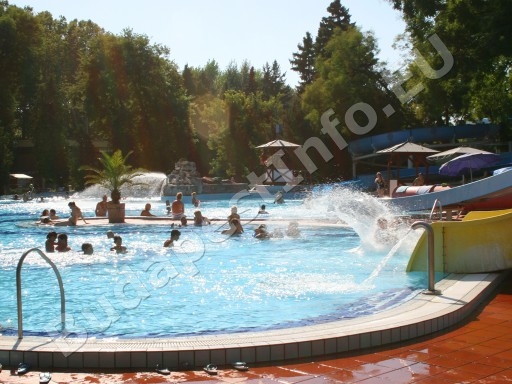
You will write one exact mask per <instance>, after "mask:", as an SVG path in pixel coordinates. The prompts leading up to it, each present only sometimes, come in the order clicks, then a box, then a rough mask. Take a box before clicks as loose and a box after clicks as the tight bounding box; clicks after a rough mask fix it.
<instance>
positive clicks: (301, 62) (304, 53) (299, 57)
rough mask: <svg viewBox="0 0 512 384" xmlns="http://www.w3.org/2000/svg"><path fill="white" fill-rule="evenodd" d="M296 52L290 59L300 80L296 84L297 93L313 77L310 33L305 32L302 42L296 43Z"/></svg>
mask: <svg viewBox="0 0 512 384" xmlns="http://www.w3.org/2000/svg"><path fill="white" fill-rule="evenodd" d="M297 48H298V52H294V53H293V54H292V56H293V59H292V60H290V63H291V64H292V70H293V71H296V72H297V73H298V74H299V78H300V82H299V84H298V86H297V91H298V92H299V94H302V93H303V92H304V89H305V88H306V86H307V85H309V84H311V83H312V82H313V80H314V78H315V72H316V71H315V60H316V54H315V45H314V42H313V37H312V36H311V33H309V32H306V36H305V37H304V38H303V39H302V44H298V45H297Z"/></svg>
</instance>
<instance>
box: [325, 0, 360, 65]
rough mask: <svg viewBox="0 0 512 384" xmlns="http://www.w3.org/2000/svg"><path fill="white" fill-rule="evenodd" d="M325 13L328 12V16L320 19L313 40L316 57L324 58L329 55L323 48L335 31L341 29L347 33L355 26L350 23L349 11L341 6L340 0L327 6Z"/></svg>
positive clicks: (335, 0)
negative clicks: (321, 56)
mask: <svg viewBox="0 0 512 384" xmlns="http://www.w3.org/2000/svg"><path fill="white" fill-rule="evenodd" d="M327 12H329V15H328V16H324V17H322V20H321V21H320V26H319V27H318V33H317V36H316V40H315V51H316V55H317V56H319V55H323V56H326V55H328V54H329V52H328V51H326V49H325V48H326V45H327V44H328V43H329V41H330V40H331V38H332V36H333V34H334V32H335V30H337V29H341V30H342V31H347V30H348V29H351V28H353V27H354V26H355V23H352V22H351V21H350V19H351V15H350V13H349V10H348V9H347V8H346V7H344V6H343V5H341V2H340V0H334V1H333V2H332V3H331V4H329V6H328V7H327Z"/></svg>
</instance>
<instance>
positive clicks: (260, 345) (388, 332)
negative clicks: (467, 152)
mask: <svg viewBox="0 0 512 384" xmlns="http://www.w3.org/2000/svg"><path fill="white" fill-rule="evenodd" d="M506 276H508V274H505V273H502V274H500V273H496V274H474V275H455V274H452V275H449V276H448V277H447V278H445V279H444V280H442V281H441V282H439V283H437V284H436V289H437V290H440V291H441V294H440V295H425V294H419V295H418V296H416V297H415V298H414V299H412V300H410V301H409V302H407V303H405V304H404V305H401V306H399V307H396V308H393V309H390V310H387V311H384V312H381V313H379V314H376V315H371V316H366V317H363V318H357V319H350V320H343V321H337V322H331V323H325V324H318V325H313V326H307V327H300V328H290V329H282V330H275V331H267V332H254V333H240V334H226V335H215V336H198V337H180V338H169V339H153V338H148V339H136V340H135V339H134V340H127V339H124V340H110V339H98V340H95V339H88V340H76V339H75V340H73V339H71V340H52V339H49V338H43V337H25V338H23V339H21V340H19V339H18V338H17V337H7V336H2V337H0V362H1V363H3V364H4V366H10V367H15V366H17V364H18V363H20V362H25V363H28V364H29V365H31V366H32V367H33V368H34V369H38V370H56V371H58V370H61V371H65V370H75V371H80V370H98V369H101V370H105V369H116V370H126V371H133V370H138V371H152V370H153V368H154V367H155V365H156V364H157V363H159V364H161V365H163V366H167V367H169V368H170V369H183V368H187V369H193V368H194V367H202V366H204V365H205V364H207V363H209V362H214V363H215V364H217V365H218V366H220V367H221V366H226V365H229V364H230V363H231V362H233V361H245V362H247V363H248V364H250V365H255V364H256V365H272V364H276V363H277V362H280V363H284V364H286V362H288V361H296V360H297V359H309V360H313V359H318V358H326V357H327V356H329V355H332V356H336V355H337V354H340V353H346V354H350V353H357V352H361V351H364V350H369V349H376V348H381V347H383V346H389V345H392V344H395V345H396V343H403V342H407V341H410V340H414V339H417V338H421V337H424V336H428V335H430V334H434V333H436V332H439V331H442V330H445V329H448V328H450V327H452V326H454V325H457V324H459V323H460V322H462V321H464V320H466V319H467V318H468V317H469V316H470V315H472V314H473V313H474V312H475V310H476V309H479V308H480V307H481V305H482V304H483V303H484V302H485V301H486V300H488V299H489V297H490V295H491V294H494V293H495V288H496V287H497V286H498V284H499V283H500V282H501V281H502V280H503V279H504V278H506ZM511 365H512V362H511ZM1 380H2V377H1V376H0V382H1Z"/></svg>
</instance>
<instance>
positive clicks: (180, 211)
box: [171, 192, 185, 219]
mask: <svg viewBox="0 0 512 384" xmlns="http://www.w3.org/2000/svg"><path fill="white" fill-rule="evenodd" d="M182 199H183V193H181V192H178V193H177V194H176V200H174V201H173V202H172V205H171V210H172V218H173V219H181V218H182V216H185V204H183V201H182Z"/></svg>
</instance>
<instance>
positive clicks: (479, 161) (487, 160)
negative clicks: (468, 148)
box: [439, 152, 501, 180]
mask: <svg viewBox="0 0 512 384" xmlns="http://www.w3.org/2000/svg"><path fill="white" fill-rule="evenodd" d="M500 159H501V158H500V156H499V155H497V154H495V153H489V152H487V153H486V152H481V153H479V152H477V153H467V154H465V155H461V156H457V157H455V158H453V159H451V160H450V161H447V162H446V163H444V164H443V165H441V166H440V167H439V174H440V175H446V176H460V175H463V174H465V173H466V172H468V171H469V173H470V174H471V180H473V170H479V169H482V168H487V167H490V166H492V165H495V164H497V163H499V161H500Z"/></svg>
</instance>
